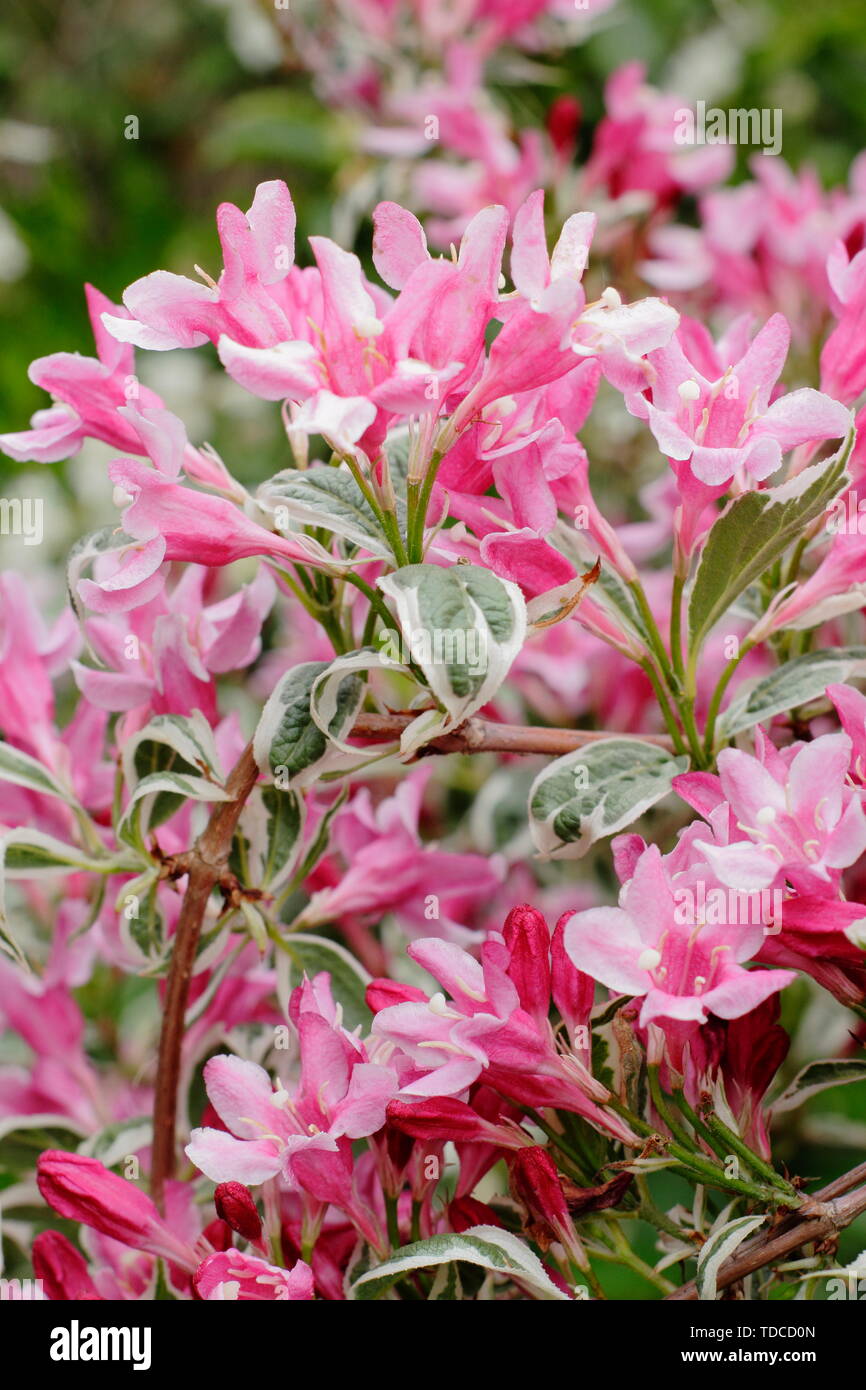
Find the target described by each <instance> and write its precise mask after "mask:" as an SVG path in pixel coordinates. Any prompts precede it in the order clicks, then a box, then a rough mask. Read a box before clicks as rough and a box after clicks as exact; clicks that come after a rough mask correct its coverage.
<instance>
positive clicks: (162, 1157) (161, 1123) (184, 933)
mask: <svg viewBox="0 0 866 1390" xmlns="http://www.w3.org/2000/svg"><path fill="white" fill-rule="evenodd" d="M258 775H259V770H258V768H257V766H256V762H255V759H254V757H253V748H252V744H248V745H247V747H246V748H245V749H244V751H243V753H242V754H241V756H240V758H239V759H238V761H237V763H236V764H235V766H234V768H233V769H232V771H231V773H230V774H229V778H228V781H227V782H226V791H228V792H229V793H230V795H231V800H230V801H220V802H218V803H217V805H216V806H215V808H214V810H213V812H212V814H211V817H210V820H209V821H208V823H207V826H206V827H205V829H204V830H203V832H202V834H201V835H200V836H199V838H198V839H197V840H196V842H195V845H194V846H193V848H192V849H191V850H190V851H189V853H188V854H186V855H184V856H183V863H184V865H185V866H186V869H187V882H186V891H185V893H184V897H183V903H182V905H181V909H180V916H179V917H178V920H177V927H176V929H175V934H174V946H173V949H172V955H171V965H170V966H169V972H168V983H167V986H166V993H165V1001H164V1004H163V1015H162V1029H161V1031H160V1036H159V1061H158V1064H157V1069H156V1094H155V1097H154V1105H153V1160H152V1165H151V1179H150V1185H151V1192H152V1194H153V1198H154V1201H155V1202H156V1203H157V1204H158V1205H159V1206H160V1207H161V1206H162V1203H163V1194H164V1190H165V1184H166V1181H167V1180H168V1179H169V1178H170V1177H171V1176H172V1174H173V1173H174V1163H175V1131H176V1127H177V1101H178V1088H179V1083H180V1061H181V1051H182V1048H183V1037H184V1017H185V1014H186V1005H187V999H188V997H189V982H190V980H191V979H192V973H193V968H194V966H195V958H196V951H197V949H198V940H199V936H200V935H201V926H202V922H203V921H204V916H205V912H206V911H207V905H208V901H209V899H210V895H211V893H212V892H213V890H214V888H215V887H216V885H217V884H218V883H219V881H220V879H221V878H222V876H223V874H224V872H225V868H226V864H227V863H228V858H229V854H230V853H231V845H232V837H233V836H234V832H235V827H236V825H237V823H238V818H239V817H240V814H241V811H242V810H243V808H244V803H245V802H246V799H247V797H248V796H249V794H250V792H251V791H252V789H253V787H254V786H255V784H256V779H257V777H258Z"/></svg>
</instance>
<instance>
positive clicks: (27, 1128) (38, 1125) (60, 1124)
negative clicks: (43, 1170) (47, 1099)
mask: <svg viewBox="0 0 866 1390" xmlns="http://www.w3.org/2000/svg"><path fill="white" fill-rule="evenodd" d="M85 1133H86V1131H85V1130H84V1128H83V1126H81V1125H79V1124H78V1123H77V1122H76V1121H75V1120H71V1119H70V1118H69V1116H68V1115H50V1114H49V1115H8V1116H6V1117H5V1118H3V1119H0V1167H2V1168H5V1169H7V1170H9V1171H11V1172H22V1171H23V1172H26V1173H28V1174H32V1171H33V1168H34V1166H35V1164H36V1159H37V1158H38V1156H39V1154H41V1153H44V1151H45V1150H46V1149H64V1150H70V1149H72V1150H74V1149H75V1148H76V1146H77V1145H78V1144H79V1143H80V1141H81V1139H82V1138H83V1137H84V1135H85Z"/></svg>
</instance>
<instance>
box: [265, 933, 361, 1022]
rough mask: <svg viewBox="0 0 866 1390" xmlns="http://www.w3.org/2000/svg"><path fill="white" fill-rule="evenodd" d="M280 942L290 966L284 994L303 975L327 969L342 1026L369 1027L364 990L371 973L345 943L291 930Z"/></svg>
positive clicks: (311, 974) (316, 973)
mask: <svg viewBox="0 0 866 1390" xmlns="http://www.w3.org/2000/svg"><path fill="white" fill-rule="evenodd" d="M282 945H283V951H282V952H281V954H283V955H284V957H286V958H288V960H289V961H290V962H291V964H292V967H293V969H292V970H291V971H290V978H289V979H287V980H286V981H285V982H284V983H285V986H286V993H288V990H289V989H290V988H291V986H292V984H293V983H299V982H300V980H301V978H302V977H303V976H304V975H307V976H309V978H310V979H312V977H313V976H314V975H318V974H319V972H320V971H322V970H327V972H328V974H329V975H330V977H331V991H332V993H333V996H334V999H335V1000H336V1002H337V1003H338V1004H341V1005H342V1008H343V1023H344V1025H345V1027H346V1028H348V1029H349V1031H350V1032H351V1031H352V1029H353V1028H357V1027H358V1025H359V1024H360V1025H361V1026H362V1027H363V1028H364V1029H365V1030H367V1029H369V1027H370V1024H371V1022H372V1020H373V1015H372V1014H371V1012H370V1010H369V1008H368V1007H367V1001H366V999H365V992H366V989H367V986H368V984H369V983H370V980H371V979H372V976H371V975H370V974H368V972H367V971H366V970H365V969H364V967H363V966H362V965H361V964H360V963H359V962H358V960H356V958H355V957H354V956H353V955H352V953H351V952H350V951H347V950H346V948H345V946H340V945H338V943H337V942H336V941H329V940H328V939H327V938H326V937H324V936H308V935H307V934H306V933H304V932H292V934H291V935H290V936H285V937H283V938H282Z"/></svg>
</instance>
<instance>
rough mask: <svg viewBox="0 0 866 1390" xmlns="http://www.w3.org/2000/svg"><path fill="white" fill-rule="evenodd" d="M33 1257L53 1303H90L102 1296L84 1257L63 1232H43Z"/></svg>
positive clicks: (35, 1270)
mask: <svg viewBox="0 0 866 1390" xmlns="http://www.w3.org/2000/svg"><path fill="white" fill-rule="evenodd" d="M31 1256H32V1260H33V1273H34V1274H35V1275H36V1278H37V1279H41V1281H42V1284H43V1286H44V1288H45V1293H46V1295H47V1297H48V1298H49V1299H51V1301H52V1302H60V1303H64V1302H68V1303H87V1302H94V1301H97V1300H100V1299H101V1297H102V1295H101V1294H100V1293H99V1292H98V1291H97V1288H96V1285H95V1284H94V1282H93V1280H92V1279H91V1277H90V1271H89V1270H88V1268H87V1261H86V1260H85V1258H84V1256H83V1255H82V1254H81V1252H80V1251H79V1250H76V1248H75V1246H74V1245H73V1244H72V1242H71V1241H70V1240H67V1238H66V1236H64V1235H62V1234H61V1233H60V1231H40V1232H39V1235H38V1236H37V1237H36V1239H35V1240H34V1242H33V1247H32V1252H31Z"/></svg>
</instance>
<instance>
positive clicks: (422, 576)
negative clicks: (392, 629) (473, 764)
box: [378, 565, 526, 752]
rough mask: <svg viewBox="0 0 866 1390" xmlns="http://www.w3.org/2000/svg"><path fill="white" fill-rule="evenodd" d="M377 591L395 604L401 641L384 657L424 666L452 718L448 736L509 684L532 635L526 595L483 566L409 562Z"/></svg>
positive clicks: (444, 729)
mask: <svg viewBox="0 0 866 1390" xmlns="http://www.w3.org/2000/svg"><path fill="white" fill-rule="evenodd" d="M378 586H379V588H380V589H381V590H382V592H383V593H384V594H385V595H386V596H387V597H388V598H390V599H392V600H393V602H394V603H395V605H396V608H397V617H398V621H399V623H400V629H401V633H400V636H401V639H402V640H401V641H400V642H399V643H398V644H397V645H398V648H399V650H398V651H397V652H396V653H395V652H391V653H390V654H389V653H388V652H387V651H386V652H383V660H384V661H386V662H388V661H391V662H392V664H395V665H398V664H403V665H407V664H408V658H411V660H412V661H414V662H415V664H416V665H417V666H419V667H420V668H421V670H422V671H423V673H424V677H425V680H426V681H427V684H428V685H429V687H430V690H431V691H432V693H433V695H434V696H435V697H436V700H437V701H438V703H439V705H440V706H441V708H442V709H443V710H445V711H446V713H447V716H448V718H447V720H446V721H445V722H444V723H443V722H441V721H439V722H438V727H437V732H438V733H442V732H447V730H448V729H449V728H454V727H455V726H456V725H457V724H460V723H462V722H463V721H464V720H465V719H468V718H469V716H470V715H472V714H473V713H474V712H475V711H476V710H477V709H480V708H481V706H482V705H485V704H486V703H487V701H488V700H491V699H492V698H493V696H494V695H495V694H496V691H497V690H498V689H499V687H500V685H501V684H502V682H503V680H504V679H505V676H506V675H507V673H508V670H509V667H510V666H511V663H512V661H513V660H514V658H515V657H516V656H517V654H518V652H519V651H520V649H521V647H522V646H523V641H524V638H525V636H526V605H525V603H524V601H523V595H522V594H521V592H520V589H519V588H518V587H517V585H516V584H512V583H510V582H509V581H507V580H503V579H498V578H497V577H496V575H495V574H491V573H490V571H489V570H485V569H482V568H480V566H478V565H454V566H452V567H451V568H450V569H443V568H442V567H441V566H439V565H406V566H404V568H403V569H400V570H396V571H395V573H394V574H389V575H386V576H384V577H383V578H381V579H379V581H378ZM383 635H384V634H383ZM411 727H412V726H410V728H411ZM429 736H431V737H435V736H436V735H435V734H430V735H429ZM408 748H409V744H408V743H407V742H406V741H405V739H404V744H403V749H404V752H406V751H408Z"/></svg>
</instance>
